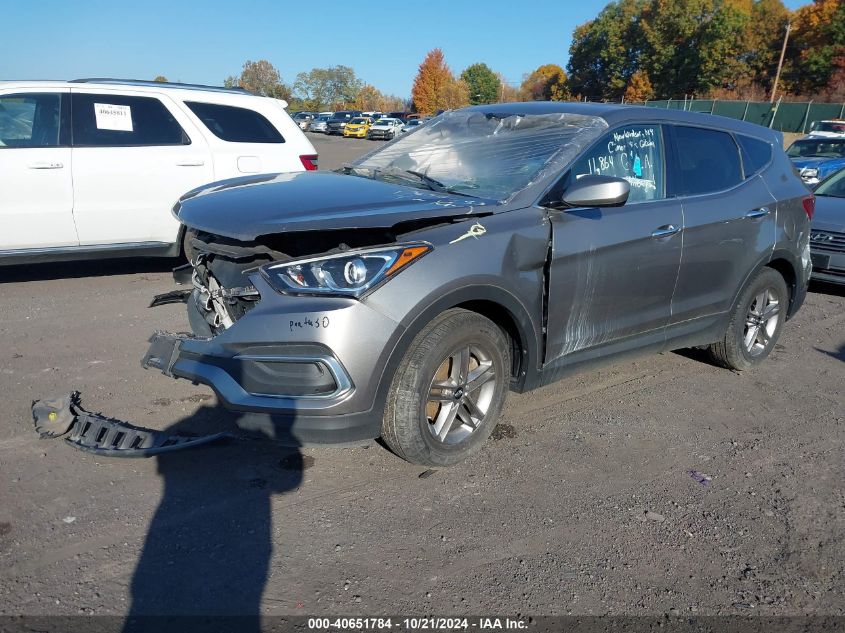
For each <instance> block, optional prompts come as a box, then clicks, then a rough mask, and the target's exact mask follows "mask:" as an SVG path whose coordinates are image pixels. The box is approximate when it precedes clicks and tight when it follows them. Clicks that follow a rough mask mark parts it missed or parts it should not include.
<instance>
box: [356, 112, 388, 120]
mask: <svg viewBox="0 0 845 633" xmlns="http://www.w3.org/2000/svg"><path fill="white" fill-rule="evenodd" d="M361 116H365V117H367V118H370V119H372V120H373V121H378V120H379V119H380V118H381V117H383V116H384V113H383V112H379V111H377V110H376V111H373V112H362V113H361Z"/></svg>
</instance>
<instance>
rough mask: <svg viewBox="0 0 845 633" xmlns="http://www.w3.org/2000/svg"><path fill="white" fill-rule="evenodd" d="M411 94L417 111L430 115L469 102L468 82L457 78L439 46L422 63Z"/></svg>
mask: <svg viewBox="0 0 845 633" xmlns="http://www.w3.org/2000/svg"><path fill="white" fill-rule="evenodd" d="M411 96H412V98H413V101H414V107H415V108H416V109H417V112H419V113H421V114H428V115H431V114H434V113H436V112H437V111H438V110H448V109H450V108H460V107H463V106H465V105H468V104H469V88H468V87H467V84H466V82H464V81H460V80H456V79H455V77H454V75H453V74H452V71H451V70H450V69H449V66H448V65H447V64H446V59H445V57H444V56H443V51H442V50H440V49H439V48H435V49H434V50H431V51H429V53H428V54H427V55H426V56H425V59H424V60H423V62H422V63H421V64H420V67H419V71H418V72H417V76H416V78H415V79H414V85H413V88H411Z"/></svg>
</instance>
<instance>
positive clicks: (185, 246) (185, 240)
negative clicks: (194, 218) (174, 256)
mask: <svg viewBox="0 0 845 633" xmlns="http://www.w3.org/2000/svg"><path fill="white" fill-rule="evenodd" d="M193 237H194V232H193V231H192V230H190V229H186V230H185V234H184V235H182V255H183V256H184V257H185V259H186V260H188V262H189V263H190V262H193V261H194V256H196V252H195V251H194V247H193V246H191V239H192V238H193Z"/></svg>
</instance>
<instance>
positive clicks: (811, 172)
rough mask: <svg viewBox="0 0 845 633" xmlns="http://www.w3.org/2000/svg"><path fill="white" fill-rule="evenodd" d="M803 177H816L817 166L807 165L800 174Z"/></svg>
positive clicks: (817, 172) (817, 175)
mask: <svg viewBox="0 0 845 633" xmlns="http://www.w3.org/2000/svg"><path fill="white" fill-rule="evenodd" d="M801 175H802V176H804V178H818V177H819V170H818V168H817V167H807V168H805V169H804V171H803V172H802V174H801Z"/></svg>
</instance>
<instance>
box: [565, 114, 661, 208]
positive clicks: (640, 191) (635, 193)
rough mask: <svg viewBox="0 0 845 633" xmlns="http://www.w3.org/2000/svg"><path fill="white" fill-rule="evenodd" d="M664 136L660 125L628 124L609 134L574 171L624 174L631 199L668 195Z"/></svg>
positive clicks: (574, 176) (651, 198) (577, 174)
mask: <svg viewBox="0 0 845 633" xmlns="http://www.w3.org/2000/svg"><path fill="white" fill-rule="evenodd" d="M663 169H664V168H663V140H662V138H661V135H660V126H658V125H627V126H625V127H621V128H617V129H615V130H613V131H612V132H609V133H608V134H606V135H605V136H604V137H603V138H602V139H601V140H600V141H599V142H598V143H596V144H595V145H594V146H593V147H592V148H591V149H589V150H587V152H586V153H585V154H583V155H582V156H581V157H580V158H579V159H578V160H577V161H576V162H575V163H574V164H573V165H572V169H571V174H572V177H573V178H578V177H580V176H583V175H586V174H593V175H601V176H615V177H617V178H624V179H625V180H627V181H628V182H629V183H630V184H631V193H630V195H629V196H628V201H629V202H644V201H648V200H660V199H662V198H664V197H665V195H664V185H663V183H664V174H663Z"/></svg>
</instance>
